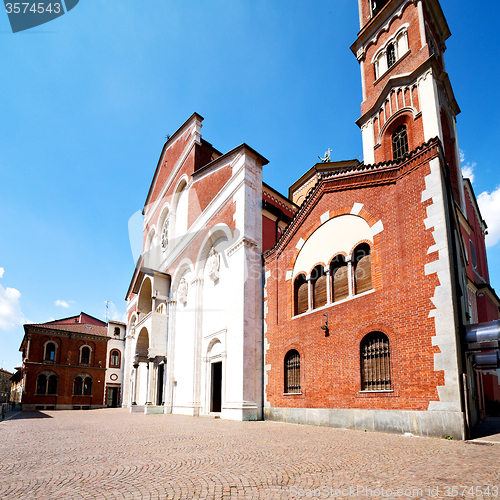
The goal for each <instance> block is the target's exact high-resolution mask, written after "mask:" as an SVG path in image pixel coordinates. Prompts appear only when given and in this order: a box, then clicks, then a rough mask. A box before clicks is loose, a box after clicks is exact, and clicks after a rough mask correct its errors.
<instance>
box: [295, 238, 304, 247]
mask: <svg viewBox="0 0 500 500" xmlns="http://www.w3.org/2000/svg"><path fill="white" fill-rule="evenodd" d="M304 243H305V241H304V240H303V239H302V238H300V240H299V241H298V243H297V245H296V246H295V248H297V250H300V249H301V248H302V247H303V246H304Z"/></svg>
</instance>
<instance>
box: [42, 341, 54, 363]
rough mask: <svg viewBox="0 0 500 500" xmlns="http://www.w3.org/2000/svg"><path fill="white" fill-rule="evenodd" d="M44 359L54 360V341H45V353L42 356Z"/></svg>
mask: <svg viewBox="0 0 500 500" xmlns="http://www.w3.org/2000/svg"><path fill="white" fill-rule="evenodd" d="M43 359H44V360H45V361H55V360H56V344H55V343H54V342H47V343H46V344H45V355H44V357H43Z"/></svg>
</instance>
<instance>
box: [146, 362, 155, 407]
mask: <svg viewBox="0 0 500 500" xmlns="http://www.w3.org/2000/svg"><path fill="white" fill-rule="evenodd" d="M146 366H147V367H148V387H147V390H146V404H148V403H149V404H151V403H152V402H153V401H154V394H153V395H152V393H154V387H155V385H154V381H153V375H154V358H148V364H147V365H146ZM151 396H153V397H151Z"/></svg>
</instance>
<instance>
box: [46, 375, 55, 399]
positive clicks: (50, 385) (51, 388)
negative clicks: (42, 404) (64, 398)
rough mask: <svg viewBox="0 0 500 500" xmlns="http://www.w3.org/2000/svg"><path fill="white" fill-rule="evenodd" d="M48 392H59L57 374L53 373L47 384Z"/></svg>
mask: <svg viewBox="0 0 500 500" xmlns="http://www.w3.org/2000/svg"><path fill="white" fill-rule="evenodd" d="M47 394H57V375H51V376H50V377H49V382H48V384H47Z"/></svg>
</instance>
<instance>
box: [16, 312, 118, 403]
mask: <svg viewBox="0 0 500 500" xmlns="http://www.w3.org/2000/svg"><path fill="white" fill-rule="evenodd" d="M120 325H121V326H120ZM24 331H25V334H24V338H23V341H22V343H21V347H20V351H22V353H23V366H22V375H23V394H22V409H23V411H32V410H71V409H93V408H102V407H104V406H105V404H107V401H105V381H106V370H107V368H108V364H109V363H108V358H109V359H112V360H115V359H120V358H121V356H122V353H123V348H121V349H120V348H119V347H118V346H115V350H116V351H119V352H118V355H116V354H113V353H109V352H108V341H109V340H111V339H113V340H114V341H117V340H119V339H121V340H122V344H123V339H124V337H125V325H123V324H119V323H116V324H115V323H113V332H111V333H109V332H108V325H107V324H106V323H104V322H103V321H100V320H98V319H97V318H94V317H92V316H89V315H88V314H85V313H81V314H80V315H78V316H73V317H70V318H64V319H61V320H56V321H51V322H48V323H43V324H27V325H24ZM115 364H116V363H115ZM114 371H116V367H115V368H114ZM116 379H117V380H118V377H116Z"/></svg>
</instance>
